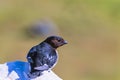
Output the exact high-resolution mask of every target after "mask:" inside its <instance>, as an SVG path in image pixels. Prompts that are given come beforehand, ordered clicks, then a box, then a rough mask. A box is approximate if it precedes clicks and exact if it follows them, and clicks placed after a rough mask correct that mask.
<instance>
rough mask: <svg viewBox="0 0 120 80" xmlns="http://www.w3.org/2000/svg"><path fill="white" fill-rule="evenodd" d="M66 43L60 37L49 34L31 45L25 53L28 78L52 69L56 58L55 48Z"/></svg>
mask: <svg viewBox="0 0 120 80" xmlns="http://www.w3.org/2000/svg"><path fill="white" fill-rule="evenodd" d="M64 44H67V41H65V40H64V39H63V38H62V37H59V36H50V37H48V38H47V39H45V40H44V41H43V42H41V43H40V44H38V45H36V46H34V47H32V48H31V49H30V51H29V53H28V55H27V60H28V62H29V64H30V73H29V75H28V76H29V77H30V78H35V77H37V76H40V75H41V74H42V72H43V71H45V70H49V69H52V68H53V67H54V66H55V64H56V63H57V60H58V53H57V51H56V49H57V48H58V47H60V46H62V45H64Z"/></svg>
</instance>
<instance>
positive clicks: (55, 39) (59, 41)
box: [44, 36, 67, 48]
mask: <svg viewBox="0 0 120 80" xmlns="http://www.w3.org/2000/svg"><path fill="white" fill-rule="evenodd" d="M44 42H47V43H48V44H50V45H51V46H52V47H53V48H58V47H60V46H63V45H64V44H67V41H65V40H64V39H63V38H62V37H59V36H50V37H48V38H47V39H46V40H45V41H44Z"/></svg>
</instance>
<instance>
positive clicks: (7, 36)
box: [0, 0, 120, 80]
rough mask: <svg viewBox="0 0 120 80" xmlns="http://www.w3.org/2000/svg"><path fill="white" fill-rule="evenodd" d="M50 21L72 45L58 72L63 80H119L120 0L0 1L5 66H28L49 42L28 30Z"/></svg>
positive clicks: (1, 60)
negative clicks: (32, 54)
mask: <svg viewBox="0 0 120 80" xmlns="http://www.w3.org/2000/svg"><path fill="white" fill-rule="evenodd" d="M43 18H49V19H51V20H53V21H54V22H55V23H56V24H57V25H58V26H59V29H60V35H61V36H62V37H64V38H65V39H66V40H67V41H68V42H69V44H67V45H66V46H63V47H61V48H59V49H58V51H59V56H60V57H59V62H58V64H57V65H56V66H55V68H54V71H55V73H57V74H58V75H59V76H60V77H61V78H63V79H64V80H120V0H0V63H1V64H2V63H5V62H8V61H14V60H23V61H26V54H27V52H28V51H29V49H30V48H31V47H32V46H34V45H36V44H38V43H40V42H41V41H42V40H44V38H34V39H29V38H27V36H25V34H24V29H26V27H27V25H29V24H31V22H33V21H35V20H38V19H43Z"/></svg>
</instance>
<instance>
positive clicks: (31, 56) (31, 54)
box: [27, 47, 37, 63]
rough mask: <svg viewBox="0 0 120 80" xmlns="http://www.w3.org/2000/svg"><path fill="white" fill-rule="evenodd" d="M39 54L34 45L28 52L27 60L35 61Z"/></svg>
mask: <svg viewBox="0 0 120 80" xmlns="http://www.w3.org/2000/svg"><path fill="white" fill-rule="evenodd" d="M36 54H37V50H36V48H35V47H32V48H31V49H30V51H29V52H28V55H27V60H28V62H29V63H33V62H34V61H33V57H34V56H35V55H36Z"/></svg>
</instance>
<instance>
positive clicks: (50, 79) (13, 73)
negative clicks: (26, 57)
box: [0, 61, 62, 80]
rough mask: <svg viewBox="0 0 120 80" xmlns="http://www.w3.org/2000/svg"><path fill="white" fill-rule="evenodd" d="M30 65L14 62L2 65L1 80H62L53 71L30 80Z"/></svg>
mask: <svg viewBox="0 0 120 80" xmlns="http://www.w3.org/2000/svg"><path fill="white" fill-rule="evenodd" d="M28 73H29V63H27V62H23V61H14V62H7V63H4V64H0V80H62V79H61V78H59V77H58V76H57V75H56V74H55V73H54V72H53V71H52V70H47V71H43V73H42V75H41V76H39V77H37V78H35V79H30V78H29V77H28Z"/></svg>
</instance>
